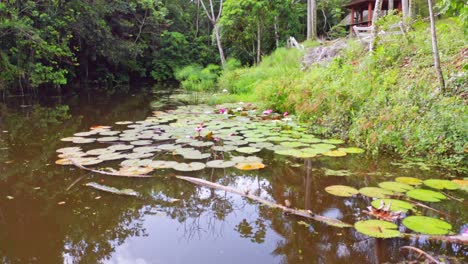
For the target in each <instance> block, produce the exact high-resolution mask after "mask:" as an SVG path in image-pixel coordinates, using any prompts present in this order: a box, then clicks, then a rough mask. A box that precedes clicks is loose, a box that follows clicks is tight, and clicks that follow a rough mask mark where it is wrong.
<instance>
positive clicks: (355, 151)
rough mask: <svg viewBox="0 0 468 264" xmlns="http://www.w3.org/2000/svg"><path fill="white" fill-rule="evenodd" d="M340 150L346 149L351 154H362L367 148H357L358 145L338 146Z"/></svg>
mask: <svg viewBox="0 0 468 264" xmlns="http://www.w3.org/2000/svg"><path fill="white" fill-rule="evenodd" d="M338 150H339V151H344V152H346V153H349V154H360V153H364V152H365V150H364V149H362V148H356V147H351V148H338Z"/></svg>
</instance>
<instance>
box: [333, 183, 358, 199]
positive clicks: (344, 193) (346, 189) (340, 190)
mask: <svg viewBox="0 0 468 264" xmlns="http://www.w3.org/2000/svg"><path fill="white" fill-rule="evenodd" d="M325 191H326V192H327V193H329V194H332V195H336V196H341V197H351V196H353V195H355V194H357V193H359V192H358V190H356V189H355V188H353V187H350V186H345V185H331V186H328V187H326V188H325Z"/></svg>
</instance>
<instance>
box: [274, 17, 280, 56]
mask: <svg viewBox="0 0 468 264" xmlns="http://www.w3.org/2000/svg"><path fill="white" fill-rule="evenodd" d="M274 26H275V44H276V48H279V33H278V16H275V25H274Z"/></svg>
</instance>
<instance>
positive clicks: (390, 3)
mask: <svg viewBox="0 0 468 264" xmlns="http://www.w3.org/2000/svg"><path fill="white" fill-rule="evenodd" d="M394 8H395V7H394V2H393V0H388V11H390V10H393V9H394Z"/></svg>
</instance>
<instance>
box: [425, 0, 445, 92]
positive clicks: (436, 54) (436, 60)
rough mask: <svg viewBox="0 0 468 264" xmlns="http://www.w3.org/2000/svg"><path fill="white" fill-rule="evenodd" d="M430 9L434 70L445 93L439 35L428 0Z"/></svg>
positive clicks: (428, 1) (429, 3)
mask: <svg viewBox="0 0 468 264" xmlns="http://www.w3.org/2000/svg"><path fill="white" fill-rule="evenodd" d="M427 5H428V7H429V19H430V21H431V38H432V55H433V56H434V68H435V70H436V73H437V79H438V80H439V84H440V90H441V91H442V93H445V81H444V75H443V74H442V68H440V57H439V48H438V47H437V35H436V28H435V21H434V12H433V10H432V0H427Z"/></svg>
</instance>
